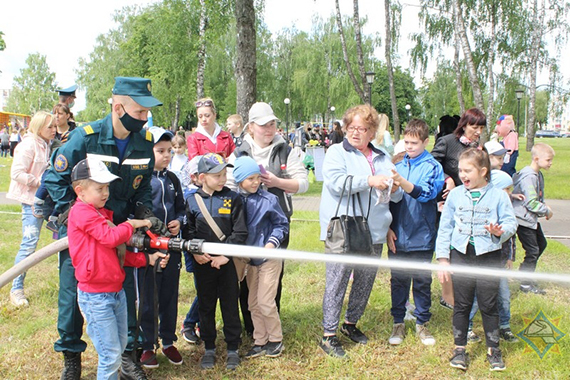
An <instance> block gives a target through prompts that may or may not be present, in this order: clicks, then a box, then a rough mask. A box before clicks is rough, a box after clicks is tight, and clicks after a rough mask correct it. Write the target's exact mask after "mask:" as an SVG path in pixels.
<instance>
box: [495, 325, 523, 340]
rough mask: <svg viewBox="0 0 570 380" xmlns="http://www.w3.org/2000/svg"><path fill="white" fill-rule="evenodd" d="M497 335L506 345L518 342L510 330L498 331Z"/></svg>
mask: <svg viewBox="0 0 570 380" xmlns="http://www.w3.org/2000/svg"><path fill="white" fill-rule="evenodd" d="M499 334H501V338H503V340H504V341H505V342H507V343H516V342H518V341H519V339H518V338H517V336H516V335H515V334H513V332H512V331H511V329H510V328H508V327H507V328H506V329H499Z"/></svg>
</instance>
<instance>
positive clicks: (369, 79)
mask: <svg viewBox="0 0 570 380" xmlns="http://www.w3.org/2000/svg"><path fill="white" fill-rule="evenodd" d="M375 75H376V73H375V72H374V71H367V72H366V83H368V104H370V105H372V83H374V76H375Z"/></svg>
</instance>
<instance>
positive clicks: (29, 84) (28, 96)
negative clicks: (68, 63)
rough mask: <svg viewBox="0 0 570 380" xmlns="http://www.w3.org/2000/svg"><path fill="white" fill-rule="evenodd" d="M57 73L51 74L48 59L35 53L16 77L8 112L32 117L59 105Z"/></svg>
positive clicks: (8, 101) (7, 105)
mask: <svg viewBox="0 0 570 380" xmlns="http://www.w3.org/2000/svg"><path fill="white" fill-rule="evenodd" d="M56 90H57V83H56V82H55V73H52V72H50V69H49V66H48V64H47V60H46V57H45V56H43V55H41V54H39V53H34V54H30V55H29V56H28V58H26V67H24V68H23V69H21V70H20V75H19V76H16V77H14V86H13V88H12V92H11V93H10V97H9V98H8V100H7V102H6V107H5V109H6V111H9V112H17V113H23V114H28V115H31V114H33V113H35V112H36V111H40V110H46V111H50V112H51V109H52V107H53V106H54V105H55V104H56V103H57V92H56Z"/></svg>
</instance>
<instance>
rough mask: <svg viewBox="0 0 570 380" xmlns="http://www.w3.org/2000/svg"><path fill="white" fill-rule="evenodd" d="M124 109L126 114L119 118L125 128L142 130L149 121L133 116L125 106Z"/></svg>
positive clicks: (136, 130) (134, 130) (135, 130)
mask: <svg viewBox="0 0 570 380" xmlns="http://www.w3.org/2000/svg"><path fill="white" fill-rule="evenodd" d="M121 106H122V105H121ZM123 111H125V114H124V115H123V116H121V117H120V118H119V120H121V123H123V126H124V127H125V129H126V130H127V131H129V132H135V133H137V132H140V131H141V130H142V128H143V126H144V125H145V124H146V122H147V121H146V120H139V119H135V118H134V117H132V116H131V115H129V114H128V113H127V111H126V110H125V107H123Z"/></svg>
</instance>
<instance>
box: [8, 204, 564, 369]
mask: <svg viewBox="0 0 570 380" xmlns="http://www.w3.org/2000/svg"><path fill="white" fill-rule="evenodd" d="M0 211H1V213H0V231H1V233H2V240H1V242H0V252H1V254H0V272H4V271H5V270H7V269H8V268H9V267H10V266H11V265H12V262H13V259H14V255H15V252H16V250H17V248H18V245H19V241H20V238H21V232H20V231H21V227H20V222H19V217H18V216H17V215H14V214H10V212H17V211H18V207H13V206H0ZM295 218H298V219H317V213H316V212H299V213H296V214H295ZM48 232H49V231H47V230H45V229H44V231H43V234H42V239H41V241H40V245H41V246H45V245H46V244H49V243H50V242H51V237H50V234H49V233H48ZM291 249H297V250H305V251H313V252H322V243H320V242H319V241H318V223H314V222H301V221H296V222H294V223H293V225H292V242H291ZM519 252H520V251H519ZM518 257H519V261H520V259H521V258H522V254H519V255H518ZM517 266H518V265H517ZM568 268H570V250H569V249H568V248H566V247H564V246H563V245H562V244H559V243H557V242H554V241H550V242H549V246H548V249H547V251H546V253H545V254H544V256H543V259H541V261H540V263H539V270H541V271H552V272H554V271H566V272H568ZM285 272H286V273H285V277H284V293H283V300H282V321H283V332H284V343H285V347H286V348H285V351H284V353H283V355H282V356H281V357H280V358H276V359H269V358H258V359H253V360H249V361H246V360H244V361H243V362H242V366H240V367H239V368H238V370H237V371H235V372H228V371H226V370H225V367H224V366H223V365H217V366H216V368H215V369H214V370H213V371H209V372H203V371H200V369H199V359H200V357H201V354H202V353H203V346H198V347H195V346H191V345H189V344H187V343H186V342H185V341H183V340H179V341H178V343H177V346H178V348H179V349H180V351H181V353H182V356H183V357H184V364H183V365H182V366H180V367H176V366H173V365H170V364H169V363H168V362H167V361H166V360H165V357H164V356H162V355H158V359H159V363H160V368H158V369H156V370H152V371H148V373H149V375H150V378H151V379H189V378H204V379H212V378H213V379H225V378H238V379H246V378H247V379H249V378H262V377H263V378H280V379H328V378H331V379H332V378H335V379H337V378H347V379H365V378H379V379H387V378H390V379H408V378H414V379H447V378H459V377H461V378H464V377H465V375H464V374H463V373H462V372H460V371H459V370H455V369H453V368H451V367H449V364H448V359H449V356H450V353H451V349H452V344H453V337H452V332H451V311H449V310H447V309H444V308H442V307H440V306H439V305H438V299H439V294H440V286H439V283H438V282H437V281H434V283H433V286H432V289H433V297H432V301H433V304H434V306H433V307H432V312H433V317H432V322H431V331H432V333H433V334H434V336H435V338H436V340H437V344H436V345H435V346H433V347H424V346H422V345H421V344H420V343H419V341H418V339H417V338H416V337H415V336H414V335H413V330H412V329H413V324H409V325H408V326H407V334H408V336H407V337H406V339H405V341H404V343H403V344H402V345H401V346H398V347H391V346H390V345H389V344H388V342H387V340H388V337H389V335H390V332H391V324H392V320H391V316H390V292H389V284H390V278H389V274H388V273H386V272H385V271H382V272H380V273H379V275H378V277H377V280H376V284H375V287H374V290H373V293H372V296H371V298H370V302H369V305H368V308H367V310H366V313H365V315H364V317H363V318H362V319H361V321H360V323H359V326H360V327H361V328H362V330H364V331H365V332H366V334H367V335H368V337H369V339H370V342H369V344H368V345H367V346H356V345H354V344H352V343H349V342H348V341H347V339H346V338H344V337H343V338H342V341H343V343H344V344H345V348H346V349H347V352H348V354H349V355H350V360H348V361H340V360H335V359H332V358H329V357H326V356H324V355H322V354H321V352H320V349H319V348H318V346H317V343H318V341H319V339H320V336H321V318H322V311H321V305H322V294H323V290H324V278H325V276H324V272H325V270H324V264H320V263H305V262H303V263H300V262H290V261H288V262H287V263H286V264H285ZM9 287H10V286H9V285H7V286H5V287H4V288H3V289H1V290H0V342H2V344H0V356H1V357H2V360H1V361H0V378H2V379H22V378H29V379H55V378H58V376H59V374H60V371H61V368H62V364H63V362H62V356H61V355H59V354H56V353H55V352H54V351H53V342H54V341H55V340H56V339H57V337H58V334H57V329H56V319H57V288H58V277H57V257H56V256H53V257H51V258H49V259H47V260H46V261H44V262H42V263H40V264H38V265H37V266H36V267H34V268H32V269H31V270H30V271H29V273H28V275H27V277H26V293H27V295H28V297H29V300H30V307H29V308H26V309H21V310H17V309H15V308H14V307H13V306H12V305H11V304H10V302H9ZM545 287H546V288H547V290H548V294H547V295H546V296H543V297H540V296H533V295H527V294H521V293H520V292H519V291H518V290H517V284H516V283H512V284H511V289H512V290H513V295H512V308H511V311H512V319H511V325H512V328H513V331H514V332H515V333H516V332H519V331H520V330H521V329H523V328H524V327H525V322H524V321H523V318H534V317H535V315H536V314H537V313H538V312H539V311H540V310H543V311H544V313H545V314H546V315H547V316H549V317H551V318H557V317H561V319H560V325H559V327H560V329H561V330H562V331H564V332H570V320H569V318H568V312H567V310H568V308H569V307H570V289H568V287H563V286H559V285H556V284H545ZM194 294H195V292H194V287H193V282H192V278H191V275H189V274H187V273H185V272H182V273H181V281H180V299H179V313H178V314H179V319H178V321H179V324H180V323H181V321H182V319H183V318H184V315H185V313H186V312H187V310H188V307H189V306H190V302H191V300H192V299H193V296H194ZM218 320H221V319H218ZM475 324H476V327H475V331H476V332H477V333H479V334H482V333H483V330H482V326H481V319H480V316H477V317H476V322H475ZM218 327H219V331H220V335H221V323H219V324H218ZM84 338H85V339H86V340H87V342H88V349H87V351H86V353H85V354H84V356H83V366H84V372H83V378H84V379H95V378H96V368H97V356H96V353H95V351H94V349H93V346H92V344H91V343H90V341H89V338H88V337H87V336H86V335H84ZM251 343H252V342H251V341H250V340H249V339H244V343H243V345H242V348H241V350H240V352H241V353H242V354H245V352H246V351H247V349H248V348H249V346H250V345H251ZM502 348H503V352H504V357H505V361H506V364H507V367H508V368H507V371H506V372H504V373H500V374H499V373H491V372H490V371H489V369H488V365H487V363H486V361H485V347H484V343H477V344H474V345H470V346H469V347H468V350H469V352H470V354H471V364H470V367H469V370H468V372H467V374H466V375H467V376H468V378H473V379H476V378H506V379H538V378H543V379H546V378H548V379H554V378H558V379H566V378H570V368H569V367H568V365H567V361H568V357H569V355H570V339H566V338H565V339H563V340H562V341H561V342H560V344H559V348H560V352H561V354H554V353H550V354H548V355H547V356H546V357H545V358H544V359H542V360H541V359H539V358H538V356H537V355H536V354H535V353H532V352H531V353H526V352H525V344H524V343H522V342H519V343H515V344H509V345H507V344H503V345H502ZM224 350H225V345H224V343H223V341H222V340H221V339H220V340H219V342H218V354H219V355H222V354H223V352H224ZM220 362H223V361H222V360H218V363H220Z"/></svg>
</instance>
